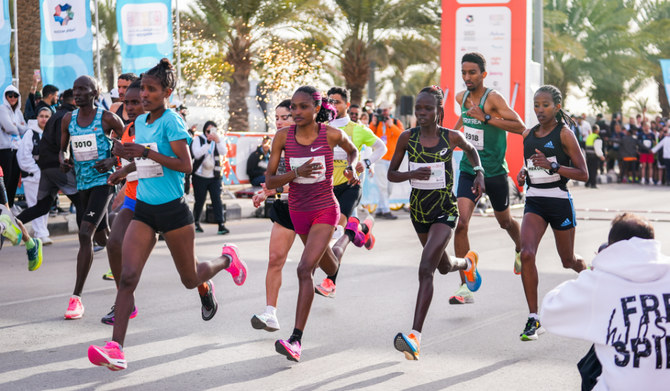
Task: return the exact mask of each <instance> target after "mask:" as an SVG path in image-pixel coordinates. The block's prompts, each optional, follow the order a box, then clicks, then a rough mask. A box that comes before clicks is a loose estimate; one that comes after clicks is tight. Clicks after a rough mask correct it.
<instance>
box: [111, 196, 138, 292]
mask: <svg viewBox="0 0 670 391" xmlns="http://www.w3.org/2000/svg"><path fill="white" fill-rule="evenodd" d="M133 215H134V213H133V211H132V210H130V209H122V210H121V211H120V212H119V213H118V214H117V215H116V218H115V219H114V222H113V223H112V230H111V232H110V233H109V239H108V240H107V258H108V260H109V267H110V269H112V275H114V283H115V284H116V289H119V279H120V277H121V267H122V266H121V265H122V249H121V248H122V244H123V237H124V236H125V235H126V231H127V230H128V225H129V224H130V221H131V220H132V219H133Z"/></svg>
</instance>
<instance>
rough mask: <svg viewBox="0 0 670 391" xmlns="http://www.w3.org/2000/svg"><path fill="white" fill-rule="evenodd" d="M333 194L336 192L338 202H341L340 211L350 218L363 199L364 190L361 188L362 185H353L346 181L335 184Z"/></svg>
mask: <svg viewBox="0 0 670 391" xmlns="http://www.w3.org/2000/svg"><path fill="white" fill-rule="evenodd" d="M333 194H335V198H337V202H339V203H340V213H342V214H343V215H345V216H347V219H348V218H349V217H351V214H352V213H353V212H354V208H355V207H356V206H358V203H359V202H360V201H361V195H362V194H363V191H362V190H361V185H354V186H351V185H350V184H348V183H346V182H345V183H341V184H339V185H337V186H334V187H333Z"/></svg>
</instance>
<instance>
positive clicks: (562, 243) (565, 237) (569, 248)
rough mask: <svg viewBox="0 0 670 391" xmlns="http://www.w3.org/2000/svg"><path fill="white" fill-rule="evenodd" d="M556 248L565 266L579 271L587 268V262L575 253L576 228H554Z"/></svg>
mask: <svg viewBox="0 0 670 391" xmlns="http://www.w3.org/2000/svg"><path fill="white" fill-rule="evenodd" d="M554 240H555V241H556V250H558V255H559V256H560V257H561V262H562V263H563V267H564V268H566V269H572V270H574V271H576V272H577V273H579V272H581V271H582V270H584V269H586V262H584V259H582V258H581V257H578V256H577V255H576V254H575V228H574V227H573V228H571V229H567V230H563V231H558V230H554Z"/></svg>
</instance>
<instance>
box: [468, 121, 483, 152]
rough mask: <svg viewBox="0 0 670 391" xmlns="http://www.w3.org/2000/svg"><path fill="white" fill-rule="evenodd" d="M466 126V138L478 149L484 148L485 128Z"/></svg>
mask: <svg viewBox="0 0 670 391" xmlns="http://www.w3.org/2000/svg"><path fill="white" fill-rule="evenodd" d="M464 128H465V139H466V140H467V141H468V142H469V143H470V144H472V145H473V146H474V147H475V148H476V149H477V150H478V151H481V150H482V149H484V130H483V129H475V128H471V127H469V126H464Z"/></svg>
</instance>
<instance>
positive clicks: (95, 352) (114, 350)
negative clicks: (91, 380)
mask: <svg viewBox="0 0 670 391" xmlns="http://www.w3.org/2000/svg"><path fill="white" fill-rule="evenodd" d="M105 342H107V344H106V345H105V346H104V347H103V346H95V345H91V346H89V347H88V360H89V361H90V362H91V363H92V364H93V365H97V366H105V367H107V368H109V370H110V371H120V370H122V369H126V368H128V362H127V361H126V356H125V355H124V354H123V349H122V348H121V345H119V344H118V343H116V342H114V341H111V342H108V341H105Z"/></svg>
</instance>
